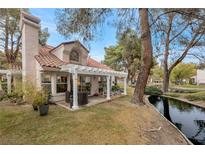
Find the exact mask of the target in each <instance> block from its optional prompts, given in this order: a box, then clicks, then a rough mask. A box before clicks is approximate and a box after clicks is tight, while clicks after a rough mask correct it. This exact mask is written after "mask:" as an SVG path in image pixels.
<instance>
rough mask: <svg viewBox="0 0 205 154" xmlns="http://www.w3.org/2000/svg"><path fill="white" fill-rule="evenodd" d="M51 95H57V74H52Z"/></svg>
mask: <svg viewBox="0 0 205 154" xmlns="http://www.w3.org/2000/svg"><path fill="white" fill-rule="evenodd" d="M51 94H52V96H54V95H55V94H56V73H52V74H51Z"/></svg>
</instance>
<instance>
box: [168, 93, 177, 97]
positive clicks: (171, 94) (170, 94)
mask: <svg viewBox="0 0 205 154" xmlns="http://www.w3.org/2000/svg"><path fill="white" fill-rule="evenodd" d="M166 95H167V96H171V97H179V96H180V95H179V94H176V93H166Z"/></svg>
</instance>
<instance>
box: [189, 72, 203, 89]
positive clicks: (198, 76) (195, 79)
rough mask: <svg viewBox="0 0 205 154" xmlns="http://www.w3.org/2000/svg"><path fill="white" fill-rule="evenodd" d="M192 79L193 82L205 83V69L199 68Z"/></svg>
mask: <svg viewBox="0 0 205 154" xmlns="http://www.w3.org/2000/svg"><path fill="white" fill-rule="evenodd" d="M191 81H192V83H193V84H197V85H201V84H205V69H204V70H199V69H198V70H197V72H196V76H192V77H191Z"/></svg>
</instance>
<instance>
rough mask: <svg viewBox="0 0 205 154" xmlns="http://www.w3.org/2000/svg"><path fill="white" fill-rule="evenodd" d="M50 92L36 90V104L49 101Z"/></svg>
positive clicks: (34, 102)
mask: <svg viewBox="0 0 205 154" xmlns="http://www.w3.org/2000/svg"><path fill="white" fill-rule="evenodd" d="M48 96H49V95H48V93H47V92H46V91H45V90H39V91H36V93H35V97H34V100H33V104H34V105H42V104H47V103H48Z"/></svg>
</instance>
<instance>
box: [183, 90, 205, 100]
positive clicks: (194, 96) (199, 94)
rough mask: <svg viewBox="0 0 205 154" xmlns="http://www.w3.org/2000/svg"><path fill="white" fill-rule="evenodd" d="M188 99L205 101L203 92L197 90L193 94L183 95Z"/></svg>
mask: <svg viewBox="0 0 205 154" xmlns="http://www.w3.org/2000/svg"><path fill="white" fill-rule="evenodd" d="M185 98H186V99H188V100H189V101H205V92H204V91H202V92H197V93H194V94H188V95H186V96H185Z"/></svg>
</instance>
